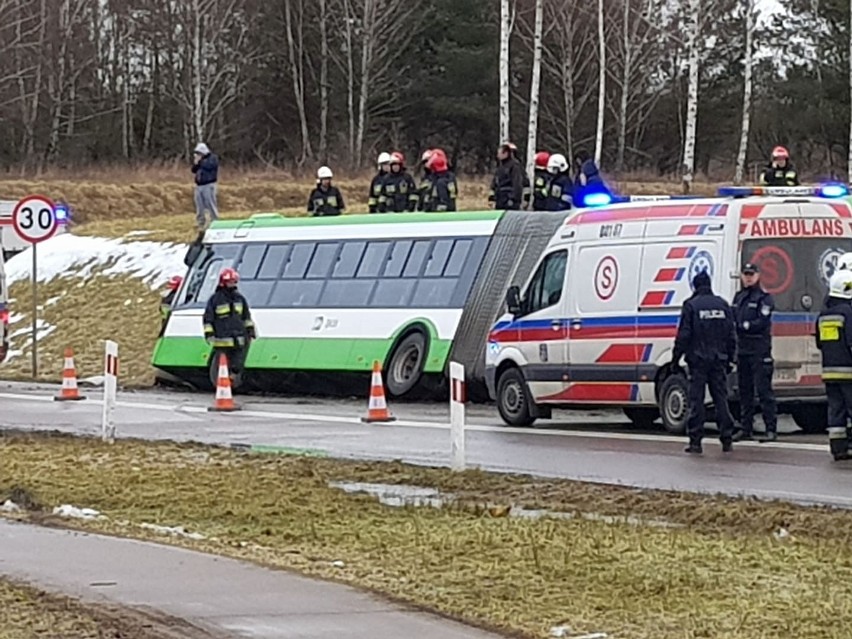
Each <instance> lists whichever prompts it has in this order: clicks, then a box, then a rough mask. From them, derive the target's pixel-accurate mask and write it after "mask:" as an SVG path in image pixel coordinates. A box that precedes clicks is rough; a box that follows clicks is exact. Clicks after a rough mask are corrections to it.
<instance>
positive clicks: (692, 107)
mask: <svg viewBox="0 0 852 639" xmlns="http://www.w3.org/2000/svg"><path fill="white" fill-rule="evenodd" d="M700 11H701V2H700V0H689V38H688V42H687V50H688V55H689V88H688V89H687V98H686V131H685V133H684V140H683V178H682V179H683V190H684V192H685V193H688V192H689V190H690V187H691V185H692V180H693V177H694V173H695V131H696V126H697V120H698V71H699V68H698V67H699V60H700V58H699V42H698V36H699V32H700Z"/></svg>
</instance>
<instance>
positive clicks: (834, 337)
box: [815, 270, 852, 461]
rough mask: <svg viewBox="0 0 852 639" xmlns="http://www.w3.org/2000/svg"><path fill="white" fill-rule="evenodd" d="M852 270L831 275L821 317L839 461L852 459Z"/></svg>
mask: <svg viewBox="0 0 852 639" xmlns="http://www.w3.org/2000/svg"><path fill="white" fill-rule="evenodd" d="M850 300H852V271H846V270H843V271H837V272H836V273H835V274H834V275H832V276H831V282H830V283H829V287H828V302H827V303H826V306H825V308H824V309H822V311H821V312H820V314H819V317H817V321H816V335H815V337H816V344H817V348H819V350H820V351H821V352H822V381H823V382H824V383H825V394H826V396H827V399H828V446H829V449H830V450H831V455H832V457H834V459H835V461H837V460H841V459H849V458H850V454H849V440H850V437H851V436H852V431H850V429H849V416H850V415H852V303H850Z"/></svg>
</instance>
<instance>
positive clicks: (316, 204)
mask: <svg viewBox="0 0 852 639" xmlns="http://www.w3.org/2000/svg"><path fill="white" fill-rule="evenodd" d="M332 177H334V174H333V173H332V172H331V169H330V168H328V167H327V166H321V167H320V168H319V170H318V171H317V186H316V188H315V189H314V190H313V191H311V195H310V197H309V198H308V213H310V214H311V215H312V216H314V217H316V216H325V215H340V214H341V213H342V212H343V211H345V210H346V205H345V204H344V202H343V194H342V193H341V192H340V189H338V188H337V187H336V186H332V185H331V178H332Z"/></svg>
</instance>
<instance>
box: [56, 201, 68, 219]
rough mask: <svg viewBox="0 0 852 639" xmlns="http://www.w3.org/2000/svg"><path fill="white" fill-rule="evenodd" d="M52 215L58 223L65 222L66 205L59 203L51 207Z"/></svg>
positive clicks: (66, 216) (66, 217)
mask: <svg viewBox="0 0 852 639" xmlns="http://www.w3.org/2000/svg"><path fill="white" fill-rule="evenodd" d="M53 215H54V217H55V218H56V221H57V222H58V223H59V224H65V223H66V222H67V221H68V207H67V206H63V205H61V204H60V205H57V206H55V207H53Z"/></svg>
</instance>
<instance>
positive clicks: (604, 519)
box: [328, 481, 683, 528]
mask: <svg viewBox="0 0 852 639" xmlns="http://www.w3.org/2000/svg"><path fill="white" fill-rule="evenodd" d="M328 485H329V487H331V488H337V489H338V490H342V491H343V492H345V493H348V494H364V495H369V496H371V497H374V498H376V499H377V500H378V501H379V503H380V504H384V505H385V506H391V507H392V508H405V507H413V508H422V507H427V508H444V507H448V506H452V505H454V504H455V503H456V502H458V498H457V497H456V496H455V495H453V494H451V493H442V492H441V491H439V490H437V489H436V488H426V487H423V486H407V485H403V484H370V483H362V482H344V481H336V482H329V484H328ZM485 511H486V512H489V513H492V514H494V513H495V512H496V513H500V515H499V516H505V517H512V518H515V519H532V520H536V519H561V520H566V521H567V520H571V519H585V520H587V521H597V522H601V523H605V524H626V525H628V526H649V527H652V528H683V524H676V523H673V522H670V521H665V520H663V519H642V518H640V517H633V516H623V515H603V514H601V513H588V512H576V511H575V512H560V511H557V510H547V509H540V508H539V509H533V508H524V507H522V506H516V505H512V506H510V507H508V508H506V506H505V505H497V504H488V505H486V506H485Z"/></svg>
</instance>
